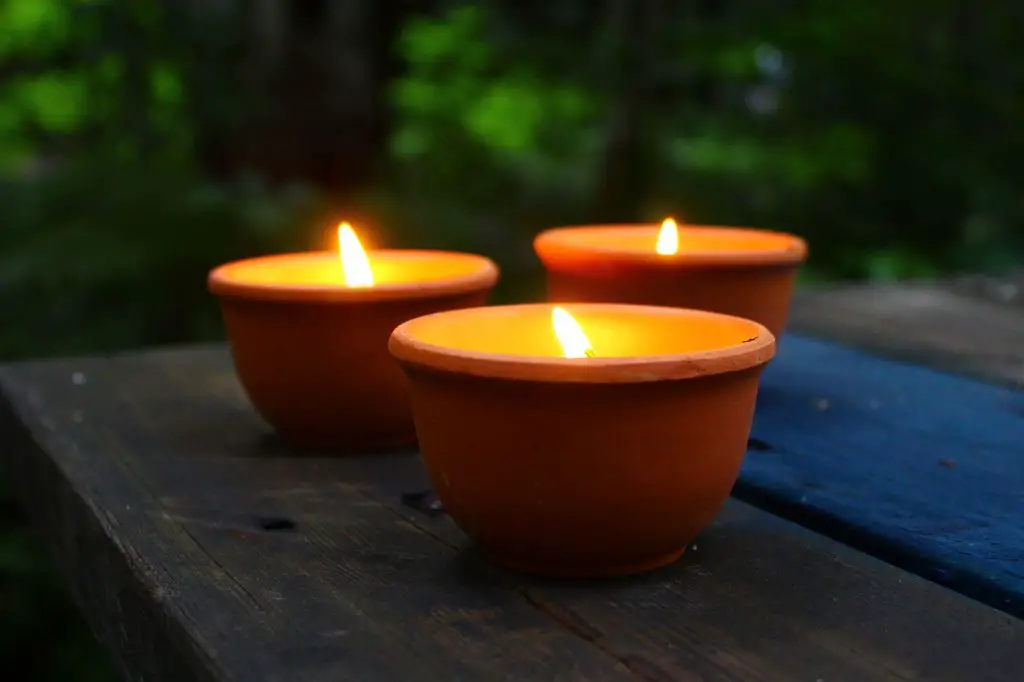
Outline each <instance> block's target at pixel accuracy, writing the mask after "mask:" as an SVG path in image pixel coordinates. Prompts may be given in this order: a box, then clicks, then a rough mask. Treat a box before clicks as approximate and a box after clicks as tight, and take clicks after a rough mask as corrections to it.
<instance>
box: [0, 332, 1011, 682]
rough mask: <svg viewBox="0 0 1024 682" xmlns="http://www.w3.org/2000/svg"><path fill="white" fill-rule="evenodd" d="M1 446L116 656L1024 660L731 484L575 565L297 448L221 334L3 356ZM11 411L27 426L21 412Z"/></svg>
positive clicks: (733, 667)
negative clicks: (675, 524)
mask: <svg viewBox="0 0 1024 682" xmlns="http://www.w3.org/2000/svg"><path fill="white" fill-rule="evenodd" d="M0 385H2V387H3V390H4V392H5V394H6V396H7V398H8V400H9V401H10V403H11V405H10V407H11V409H10V410H8V411H7V413H6V415H5V416H4V418H3V420H2V422H0V429H2V442H3V443H4V444H3V446H2V448H3V454H4V457H3V459H4V460H5V462H6V463H8V464H9V465H10V469H11V471H12V473H13V475H14V476H15V481H16V484H17V487H18V489H19V490H20V492H21V494H22V498H23V499H24V500H25V501H26V504H27V505H28V507H29V510H30V512H31V513H32V515H33V517H34V518H35V519H36V520H37V522H38V524H39V526H40V529H41V531H42V532H43V534H44V536H45V537H46V538H47V539H48V540H49V541H50V544H51V546H52V547H53V549H54V550H55V553H56V556H57V558H58V561H59V562H60V564H61V566H62V567H63V569H64V570H65V572H66V574H67V576H68V578H69V580H71V582H72V583H73V588H74V592H75V593H76V595H77V597H78V599H79V601H80V602H81V603H82V605H83V607H84V610H85V612H86V614H87V616H88V617H89V619H90V621H91V622H92V624H93V626H94V628H95V629H96V630H97V633H98V634H99V635H100V637H101V639H102V640H103V641H104V642H106V643H107V645H108V646H109V647H110V648H111V650H112V651H113V653H114V654H115V656H116V657H117V659H118V660H119V661H121V663H122V666H123V670H124V671H125V673H126V674H127V675H128V676H129V677H130V678H131V679H146V680H174V681H175V682H179V681H185V680H190V679H197V680H236V679H237V680H246V681H247V682H248V681H254V680H291V679H302V680H312V681H315V680H320V679H324V680H326V679H332V680H334V679H341V680H345V679H352V680H373V679H380V680H405V679H417V680H420V679H424V680H432V679H437V680H442V679H444V680H489V679H517V680H533V679H536V680H606V679H608V680H627V679H632V680H647V681H655V682H656V681H659V680H669V679H679V680H730V679H752V680H780V681H782V680H785V681H786V682H789V681H790V680H798V679H808V680H814V679H842V680H847V681H851V682H857V681H858V680H950V681H952V680H962V679H971V680H993V681H1002V680H1006V681H1007V682H1009V681H1011V680H1013V681H1015V680H1017V679H1018V678H1019V671H1020V670H1021V668H1022V666H1024V649H1021V644H1022V643H1024V622H1021V621H1019V620H1016V619H1013V618H1010V617H1008V616H1006V615H1005V614H1002V613H1000V612H998V611H995V610H992V609H988V608H986V607H984V606H982V605H980V604H977V603H976V602H972V601H970V600H968V599H965V598H964V597H961V596H959V595H956V594H954V593H952V592H950V591H947V590H944V589H942V588H940V587H938V586H935V585H933V584H931V583H928V582H927V581H924V580H921V579H919V578H916V577H913V576H910V575H908V574H906V573H903V572H902V571H899V570H897V569H895V568H892V567H889V566H886V565H884V564H882V563H880V562H878V561H876V560H874V559H871V558H869V557H866V556H864V555H861V554H859V553H857V552H854V551H852V550H850V549H848V548H845V547H843V546H841V545H839V544H837V543H834V542H831V541H829V540H826V539H824V538H822V537H820V536H817V535H815V534H812V533H810V532H808V531H806V530H803V529H800V528H798V527H796V526H794V525H791V524H789V523H786V522H783V521H780V520H778V519H774V518H772V517H770V516H768V515H766V514H764V513H762V512H759V511H756V510H753V509H752V508H750V507H747V506H745V505H743V504H740V503H732V504H731V505H730V506H729V508H728V509H727V510H726V512H725V513H724V514H723V516H722V518H721V519H720V520H719V521H718V522H717V523H716V524H714V526H713V527H712V528H711V529H709V531H708V532H707V533H705V534H704V536H703V537H702V538H701V539H700V540H699V541H698V543H697V546H696V547H695V548H694V549H693V550H692V551H691V552H690V553H689V555H688V557H687V558H686V560H684V561H683V562H681V563H680V564H678V565H677V566H675V567H672V568H670V569H668V570H665V571H661V572H659V573H656V574H654V575H651V576H647V577H644V578H640V579H635V580H624V581H615V582H610V583H600V584H589V585H580V584H568V583H554V582H546V581H536V580H528V579H524V578H522V577H519V576H515V575H511V574H508V573H504V572H502V571H499V570H497V569H494V568H491V567H489V566H488V565H487V564H485V563H483V562H481V561H479V560H478V559H477V558H476V557H475V555H474V553H473V552H471V551H468V552H467V551H463V548H464V547H465V545H466V540H465V538H464V537H463V536H462V535H461V533H459V532H458V531H457V530H456V529H455V528H454V526H453V525H452V524H451V523H450V521H449V520H448V519H446V518H444V517H440V518H431V517H429V516H427V515H424V514H421V513H420V512H417V511H414V510H412V509H410V508H408V507H406V506H404V505H402V503H401V494H402V493H403V492H409V491H410V490H417V489H420V488H422V487H423V486H425V479H424V477H423V473H422V469H421V467H420V465H419V463H418V461H417V460H416V458H415V457H414V456H411V455H407V456H401V455H396V456H390V457H370V458H349V459H325V458H316V457H298V456H294V455H290V454H289V453H288V452H286V451H284V450H282V449H280V447H279V446H277V445H276V444H275V443H274V441H273V439H270V438H267V437H266V435H265V434H266V428H265V427H264V426H263V425H262V424H261V423H260V422H259V421H258V419H257V418H256V417H255V416H254V415H253V413H252V411H251V410H250V408H249V407H248V405H247V404H246V402H245V400H244V397H243V396H242V395H241V392H240V390H239V388H238V386H237V383H236V381H235V379H234V377H233V374H232V372H231V369H230V364H229V362H228V360H227V357H226V354H225V353H224V352H223V350H221V349H199V350H193V351H182V352H157V353H148V354H141V355H137V356H129V357H126V358H121V359H114V360H104V359H91V360H69V361H55V362H46V363H35V364H30V365H19V366H9V367H4V368H0ZM18 423H24V424H26V425H27V427H26V428H22V427H20V426H18Z"/></svg>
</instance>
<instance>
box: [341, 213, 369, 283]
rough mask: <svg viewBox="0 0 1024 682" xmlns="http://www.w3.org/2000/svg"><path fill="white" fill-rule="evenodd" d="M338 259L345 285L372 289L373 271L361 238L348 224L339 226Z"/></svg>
mask: <svg viewBox="0 0 1024 682" xmlns="http://www.w3.org/2000/svg"><path fill="white" fill-rule="evenodd" d="M338 257H339V259H340V261H341V275H342V277H343V278H344V279H345V285H346V286H349V287H353V288H358V287H372V286H373V270H372V269H371V268H370V259H369V258H367V256H366V251H365V250H364V249H363V245H362V244H360V243H359V237H357V236H356V232H355V230H353V229H352V226H351V225H349V224H348V223H342V224H341V225H339V226H338Z"/></svg>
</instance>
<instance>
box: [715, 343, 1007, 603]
mask: <svg viewBox="0 0 1024 682" xmlns="http://www.w3.org/2000/svg"><path fill="white" fill-rule="evenodd" d="M753 435H754V437H755V440H754V441H753V443H754V445H755V447H754V448H752V449H751V451H750V452H749V453H748V456H747V459H746V461H745V463H744V467H743V471H742V473H741V477H740V483H739V485H738V486H737V488H736V490H735V494H737V495H739V496H740V497H741V498H743V499H746V500H749V501H751V502H755V503H756V504H758V505H759V506H762V507H765V508H767V509H770V510H771V511H774V512H775V513H778V514H780V515H782V516H785V517H788V518H790V519H793V520H797V521H799V522H800V523H802V524H804V525H807V526H808V527H810V528H813V529H815V530H818V531H819V532H823V533H825V534H827V535H829V536H831V537H834V538H837V539H840V540H842V541H843V542H846V543H848V544H851V545H853V546H855V547H857V548H859V549H862V550H864V551H867V552H869V553H871V554H873V555H875V556H879V557H882V558H885V559H886V560H888V561H890V562H892V563H894V564H897V565H899V566H902V567H904V568H907V569H908V570H912V571H914V572H916V573H918V574H920V575H923V576H925V577H927V578H929V579H931V580H935V581H936V582H939V583H941V584H944V585H946V586H948V587H951V588H953V589H956V590H957V591H960V592H963V593H965V594H968V595H970V596H972V597H975V598H977V599H980V600H982V601H984V602H986V603H988V604H990V605H992V606H995V607H997V608H1000V609H1003V610H1006V611H1007V612H1009V613H1013V614H1015V615H1017V616H1021V617H1024V563H1022V561H1021V557H1022V556H1024V392H1021V391H1015V390H1011V389H1008V388H1000V387H997V386H993V385H989V384H983V383H979V382H976V381H972V380H969V379H962V378H959V377H954V376H950V375H946V374H942V373H939V372H935V371H931V370H929V369H926V368H923V367H917V366H912V365H906V364H902V363H899V362H894V361H888V360H882V359H879V358H876V357H872V356H869V355H866V354H864V353H861V352H858V351H854V350H848V349H844V348H840V347H838V346H835V345H832V344H830V343H824V342H819V341H814V340H811V339H806V338H802V337H798V336H789V337H787V338H785V339H784V340H783V342H782V344H781V348H780V352H779V355H778V356H777V357H776V358H775V360H774V361H773V362H772V364H771V365H770V366H769V368H768V370H767V371H766V372H765V375H764V379H763V381H762V385H761V392H760V394H759V397H758V406H757V415H756V418H755V422H754V430H753Z"/></svg>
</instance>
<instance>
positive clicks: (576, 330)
mask: <svg viewBox="0 0 1024 682" xmlns="http://www.w3.org/2000/svg"><path fill="white" fill-rule="evenodd" d="M551 326H552V327H554V330H555V337H556V338H557V339H558V343H559V344H561V346H562V354H563V355H564V356H565V357H567V358H592V357H594V349H593V348H592V347H591V345H590V339H588V338H587V334H586V332H584V331H583V327H581V326H580V323H579V322H577V321H576V318H575V317H573V316H572V315H571V314H570V313H569V311H568V310H566V309H565V308H559V307H558V306H555V307H554V308H552V309H551Z"/></svg>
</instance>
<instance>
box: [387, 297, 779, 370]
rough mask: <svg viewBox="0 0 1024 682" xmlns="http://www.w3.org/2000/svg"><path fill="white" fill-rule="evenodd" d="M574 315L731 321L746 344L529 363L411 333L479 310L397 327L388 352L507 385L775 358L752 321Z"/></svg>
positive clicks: (726, 366) (679, 312) (743, 364)
mask: <svg viewBox="0 0 1024 682" xmlns="http://www.w3.org/2000/svg"><path fill="white" fill-rule="evenodd" d="M567 305H569V306H571V308H572V309H573V310H580V311H585V310H587V309H590V310H597V309H603V310H606V311H608V310H614V309H616V308H631V309H634V310H635V311H636V312H646V313H648V314H652V315H673V316H678V317H681V318H691V319H692V318H729V319H731V320H734V321H739V322H742V323H744V324H746V325H748V326H749V327H750V330H751V336H750V337H749V339H747V340H745V341H743V342H741V343H737V344H734V345H731V346H726V347H724V348H718V349H714V350H709V351H700V352H694V353H679V354H671V355H649V356H637V357H629V358H589V359H586V360H573V359H569V358H557V357H529V356H517V355H507V354H500V353H481V352H477V351H466V350H461V349H456V348H449V347H445V346H439V345H435V344H430V343H424V342H422V341H420V340H418V339H417V338H416V336H415V332H414V330H415V327H416V326H418V325H422V324H424V323H425V322H427V321H429V320H430V319H431V318H436V317H438V316H441V315H464V314H470V315H471V314H473V311H475V310H479V308H462V309H460V310H449V311H444V312H439V313H432V314H430V315H424V316H422V317H418V318H415V319H413V320H409V321H407V322H404V323H402V324H401V325H399V326H398V327H397V328H396V329H395V330H394V331H393V332H392V333H391V338H390V339H389V340H388V349H389V350H390V351H391V354H392V355H394V356H395V358H396V359H397V360H398V361H399V362H400V363H402V364H405V365H410V366H415V367H420V368H426V369H429V370H434V371H440V372H446V373H450V374H458V375H463V376H471V377H479V378H489V379H509V380H519V381H529V382H535V383H554V384H558V383H586V384H639V383H653V382H658V381H673V380H679V379H693V378H698V377H705V376H712V375H716V374H726V373H730V372H739V371H742V370H745V369H750V368H752V367H757V366H759V365H764V364H766V363H767V362H768V361H769V360H771V359H772V358H773V357H774V356H775V345H776V344H775V336H774V335H773V334H772V333H771V332H770V331H768V329H767V328H766V327H765V326H764V325H762V324H760V323H758V322H754V321H753V320H747V319H745V318H741V317H736V316H734V315H724V314H721V313H714V312H708V311H704V310H693V309H689V308H670V307H665V306H647V305H632V304H623V303H571V304H567ZM551 306H552V304H551V303H523V304H517V305H507V306H492V307H502V308H507V309H515V308H519V309H525V308H545V309H550V308H551Z"/></svg>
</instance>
